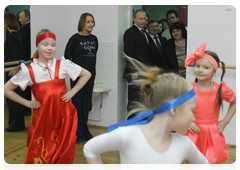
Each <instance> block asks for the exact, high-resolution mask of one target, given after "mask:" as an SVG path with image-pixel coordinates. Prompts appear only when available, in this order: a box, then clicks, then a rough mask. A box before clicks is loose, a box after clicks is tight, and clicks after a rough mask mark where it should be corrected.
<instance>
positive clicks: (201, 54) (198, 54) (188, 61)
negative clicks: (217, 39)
mask: <svg viewBox="0 0 240 170" xmlns="http://www.w3.org/2000/svg"><path fill="white" fill-rule="evenodd" d="M206 44H207V43H203V44H201V45H200V46H199V47H198V49H197V50H196V51H195V53H193V54H189V55H188V57H187V59H186V60H185V67H187V66H188V65H190V64H192V63H194V62H195V61H196V59H198V58H202V57H203V58H206V59H208V60H209V61H210V62H211V63H212V65H213V67H214V69H215V71H217V69H218V63H217V62H216V60H215V59H214V58H213V57H212V56H210V55H208V54H204V52H205V48H206Z"/></svg>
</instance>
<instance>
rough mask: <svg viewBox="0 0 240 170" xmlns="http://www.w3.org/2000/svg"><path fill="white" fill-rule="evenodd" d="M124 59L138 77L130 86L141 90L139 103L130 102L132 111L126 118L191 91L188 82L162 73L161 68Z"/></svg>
mask: <svg viewBox="0 0 240 170" xmlns="http://www.w3.org/2000/svg"><path fill="white" fill-rule="evenodd" d="M125 56H126V55H125ZM126 58H127V59H128V60H129V61H130V62H131V63H132V65H133V66H134V67H135V69H136V70H137V73H138V75H139V79H138V80H134V81H132V82H131V84H132V85H138V86H140V89H141V93H140V102H132V105H133V107H132V108H133V109H132V110H130V111H129V113H128V116H127V117H129V116H130V115H132V114H134V113H140V112H143V111H146V110H156V109H157V108H159V107H161V106H162V105H164V104H166V103H167V102H169V101H171V100H173V99H175V98H177V97H179V96H181V95H183V94H185V93H187V92H188V91H190V90H191V89H192V85H191V84H190V83H189V82H188V81H186V80H185V79H184V78H182V77H181V76H179V75H177V74H175V73H163V72H164V70H163V69H162V68H159V67H152V66H147V65H145V64H143V63H141V62H139V61H137V60H135V59H133V58H131V57H128V56H126Z"/></svg>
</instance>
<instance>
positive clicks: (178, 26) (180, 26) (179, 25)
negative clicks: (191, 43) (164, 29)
mask: <svg viewBox="0 0 240 170" xmlns="http://www.w3.org/2000/svg"><path fill="white" fill-rule="evenodd" d="M173 29H181V31H182V37H183V38H185V39H187V30H186V27H185V25H184V24H183V23H181V22H175V23H173V24H172V25H170V27H169V31H170V34H171V37H172V38H173V36H172V30H173Z"/></svg>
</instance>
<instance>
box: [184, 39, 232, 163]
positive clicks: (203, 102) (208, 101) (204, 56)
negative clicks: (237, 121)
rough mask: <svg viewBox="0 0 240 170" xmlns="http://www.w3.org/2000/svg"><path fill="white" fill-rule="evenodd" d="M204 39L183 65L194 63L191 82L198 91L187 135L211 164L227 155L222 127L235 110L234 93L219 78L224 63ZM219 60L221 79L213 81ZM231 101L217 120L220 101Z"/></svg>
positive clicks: (221, 160) (229, 119)
mask: <svg viewBox="0 0 240 170" xmlns="http://www.w3.org/2000/svg"><path fill="white" fill-rule="evenodd" d="M205 48H206V43H204V44H202V45H201V46H200V47H199V48H198V49H197V50H196V52H195V53H194V54H190V55H189V56H188V57H187V59H186V61H185V67H187V66H188V65H190V64H192V63H194V75H195V76H196V81H195V82H193V83H192V86H193V88H194V90H195V91H196V93H197V107H196V108H195V110H194V117H195V121H194V122H192V123H191V124H190V126H189V130H188V132H187V133H186V135H187V136H189V138H190V139H191V140H192V141H193V142H194V143H195V144H196V146H197V148H198V149H199V150H200V151H201V152H202V153H203V155H205V157H206V158H207V159H208V161H209V163H210V164H219V163H222V162H225V160H226V159H229V155H228V151H227V147H226V143H225V138H224V135H223V131H224V129H225V127H226V126H227V125H228V123H229V122H230V121H231V119H232V117H233V115H234V114H235V112H236V97H235V93H234V92H233V91H232V90H231V89H230V88H229V87H228V86H227V84H226V83H225V82H224V81H222V79H223V76H224V73H225V64H224V63H223V62H222V61H221V62H220V60H219V58H218V56H217V54H215V53H214V52H210V51H205ZM219 63H221V64H222V75H221V83H220V84H217V83H215V82H212V81H211V80H212V77H213V76H214V75H215V74H216V71H217V69H218V67H219ZM223 100H224V101H227V102H229V103H230V106H229V109H228V112H227V114H226V116H225V117H224V119H223V120H221V121H218V119H219V111H220V106H221V105H222V101H223Z"/></svg>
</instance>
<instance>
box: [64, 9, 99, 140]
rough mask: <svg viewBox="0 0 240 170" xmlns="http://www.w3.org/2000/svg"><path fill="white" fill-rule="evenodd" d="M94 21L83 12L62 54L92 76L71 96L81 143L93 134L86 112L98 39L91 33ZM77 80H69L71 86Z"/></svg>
mask: <svg viewBox="0 0 240 170" xmlns="http://www.w3.org/2000/svg"><path fill="white" fill-rule="evenodd" d="M94 26H95V21H94V17H93V15H91V14H89V13H84V14H82V15H81V17H80V19H79V22H78V33H76V34H74V35H73V36H72V37H71V38H70V39H69V41H68V43H67V46H66V48H65V53H64V56H65V58H66V59H70V60H72V61H73V62H74V63H76V64H78V65H80V66H81V67H83V68H85V69H87V70H88V71H89V72H90V73H91V74H92V77H91V78H90V79H89V81H88V82H87V84H86V85H85V86H84V87H83V88H82V89H81V90H80V91H79V92H78V93H77V94H76V95H75V96H74V97H73V98H72V103H73V104H74V106H75V107H76V109H77V111H78V127H77V134H76V135H77V141H76V143H78V144H83V143H84V141H88V140H89V139H91V138H92V137H93V136H92V135H91V134H90V132H89V129H88V126H87V122H88V113H89V111H90V110H91V101H92V92H93V85H94V79H95V75H96V54H97V50H98V39H97V37H96V36H95V35H92V34H91V31H92V30H93V27H94ZM76 82H77V81H72V80H71V82H70V83H71V87H73V86H74V85H75V84H76Z"/></svg>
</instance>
